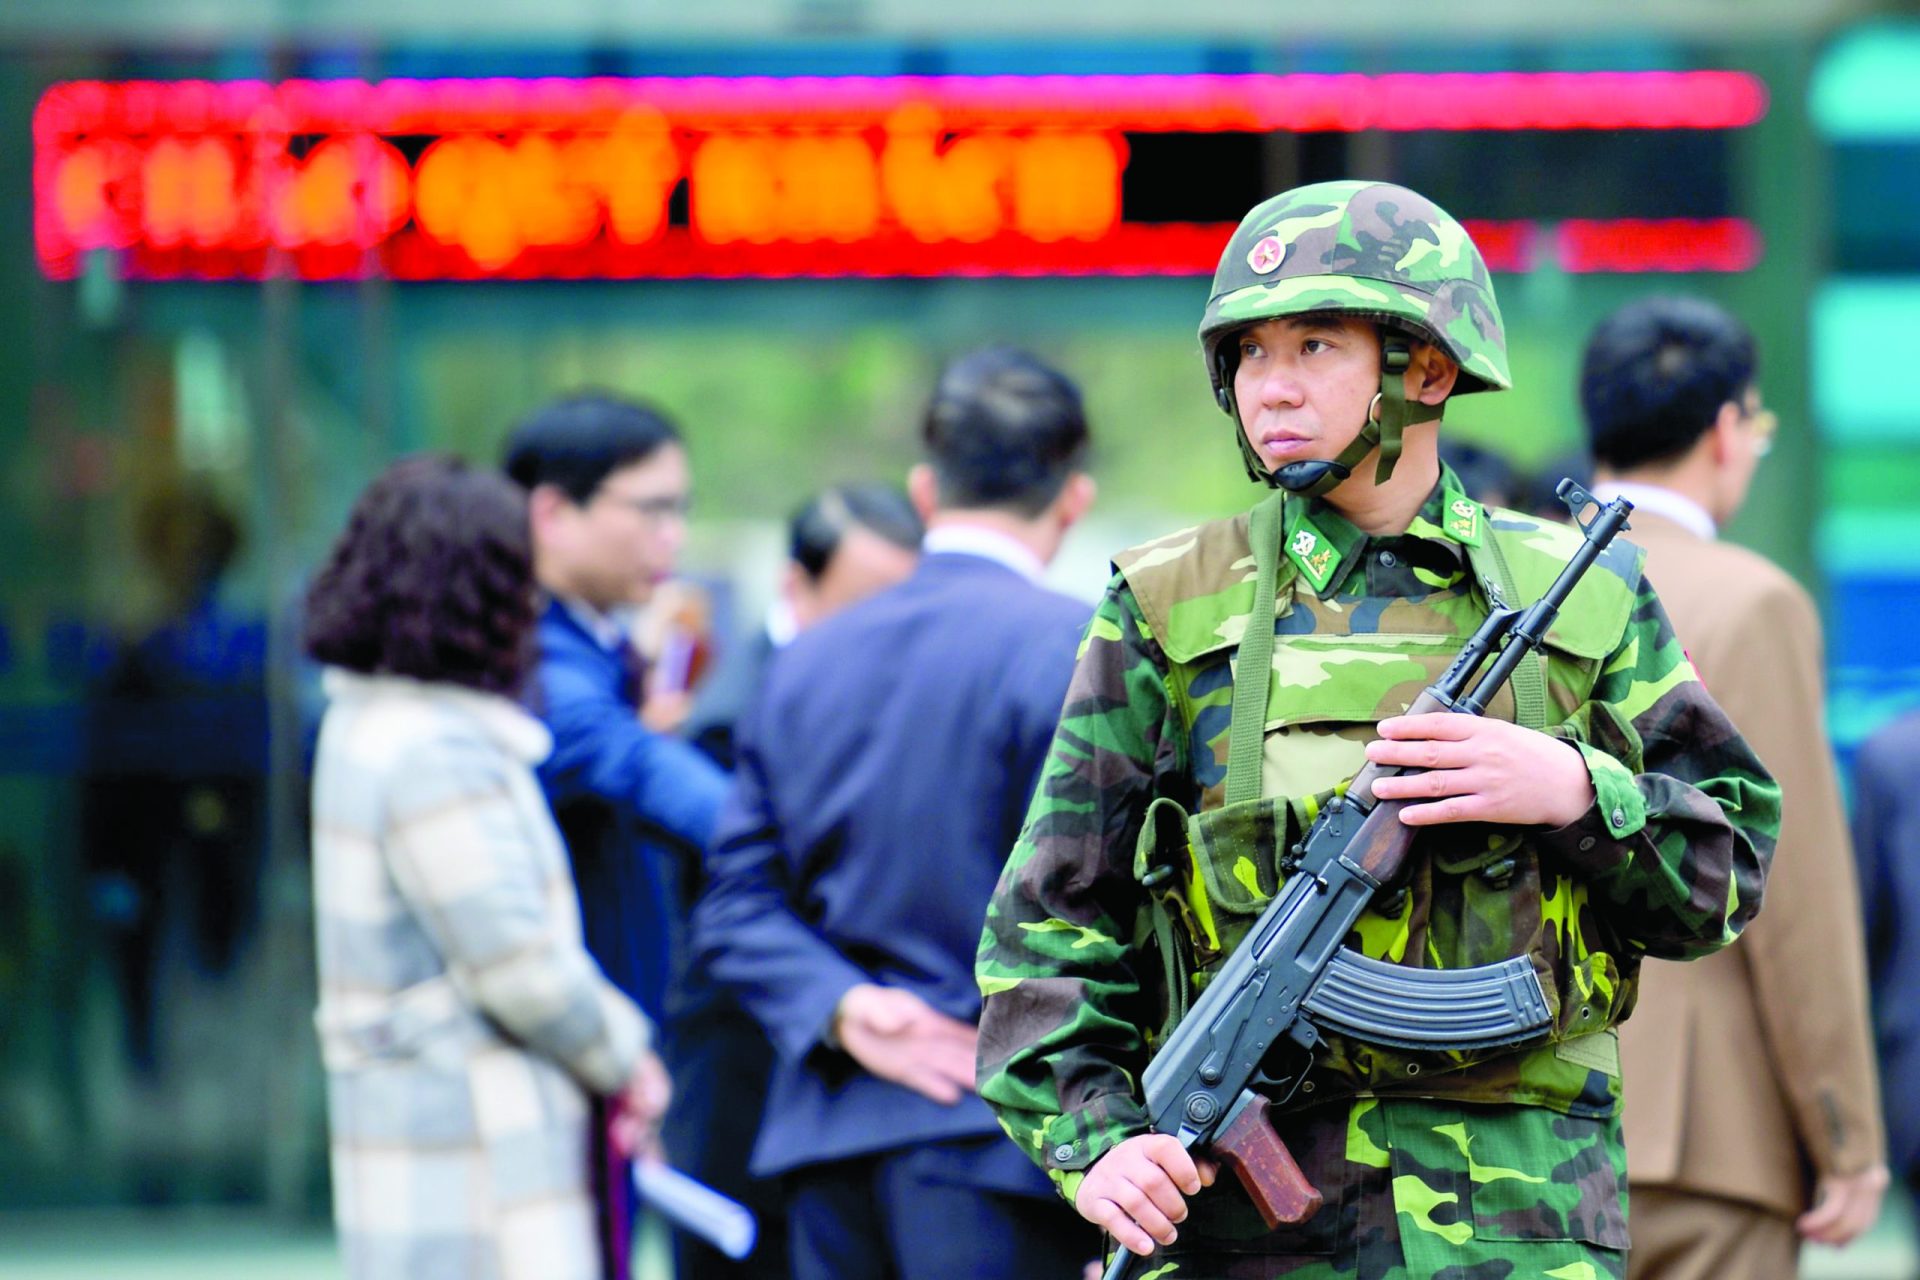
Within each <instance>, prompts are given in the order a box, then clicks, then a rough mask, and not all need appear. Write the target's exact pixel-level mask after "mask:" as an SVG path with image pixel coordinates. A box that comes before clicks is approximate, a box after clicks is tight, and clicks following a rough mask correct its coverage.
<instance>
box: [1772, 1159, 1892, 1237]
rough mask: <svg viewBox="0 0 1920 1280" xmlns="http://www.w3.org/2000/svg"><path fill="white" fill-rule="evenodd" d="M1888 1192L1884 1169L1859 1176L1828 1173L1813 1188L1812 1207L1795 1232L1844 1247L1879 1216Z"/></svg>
mask: <svg viewBox="0 0 1920 1280" xmlns="http://www.w3.org/2000/svg"><path fill="white" fill-rule="evenodd" d="M1886 1190H1887V1166H1885V1165H1883V1164H1877V1165H1875V1166H1873V1168H1871V1169H1863V1170H1861V1171H1860V1172H1859V1173H1848V1174H1838V1173H1829V1174H1826V1175H1825V1176H1823V1177H1822V1178H1821V1179H1820V1184H1819V1186H1817V1187H1816V1188H1815V1189H1814V1193H1813V1208H1811V1209H1809V1210H1807V1211H1806V1212H1805V1213H1803V1214H1801V1215H1800V1217H1799V1218H1798V1219H1797V1220H1796V1221H1795V1222H1794V1224H1793V1226H1794V1230H1796V1231H1798V1232H1799V1233H1800V1234H1801V1235H1803V1236H1805V1237H1806V1238H1807V1239H1809V1240H1814V1241H1818V1242H1819V1243H1821V1244H1847V1243H1849V1242H1850V1241H1852V1240H1853V1239H1854V1238H1855V1237H1856V1236H1858V1235H1859V1234H1860V1233H1861V1232H1862V1231H1865V1230H1866V1229H1867V1228H1868V1227H1870V1226H1872V1225H1873V1223H1874V1219H1876V1218H1878V1217H1879V1216H1880V1197H1881V1196H1883V1195H1885V1194H1886Z"/></svg>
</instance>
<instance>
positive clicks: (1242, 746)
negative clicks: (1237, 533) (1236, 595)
mask: <svg viewBox="0 0 1920 1280" xmlns="http://www.w3.org/2000/svg"><path fill="white" fill-rule="evenodd" d="M1286 496H1287V495H1286V491H1285V490H1280V489H1276V490H1275V491H1274V492H1273V494H1272V496H1270V497H1268V498H1267V499H1266V500H1265V501H1263V502H1262V503H1261V504H1260V505H1259V506H1257V507H1255V508H1254V509H1253V516H1252V519H1251V520H1250V521H1249V522H1248V526H1247V538H1248V541H1250V542H1251V543H1252V544H1253V575H1254V576H1253V606H1252V608H1250V609H1249V610H1248V611H1247V627H1246V630H1245V631H1244V632H1242V633H1241V636H1240V658H1239V664H1238V668H1237V670H1236V671H1235V672H1234V677H1233V719H1232V721H1231V723H1230V724H1229V726H1228V730H1227V801H1226V802H1227V803H1228V804H1239V803H1240V802H1241V801H1243V800H1258V799H1259V798H1260V755H1261V745H1262V739H1263V738H1264V737H1265V734H1266V727H1267V686H1268V684H1269V683H1270V682H1271V681H1272V679H1273V599H1274V594H1275V590H1276V584H1277V583H1278V581H1279V577H1280V531H1281V528H1282V522H1281V519H1280V516H1281V510H1282V507H1283V505H1284V503H1285V501H1286Z"/></svg>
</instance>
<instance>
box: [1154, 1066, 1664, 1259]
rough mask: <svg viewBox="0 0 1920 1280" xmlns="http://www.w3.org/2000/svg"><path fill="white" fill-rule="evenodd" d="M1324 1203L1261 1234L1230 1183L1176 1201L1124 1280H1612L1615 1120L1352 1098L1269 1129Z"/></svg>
mask: <svg viewBox="0 0 1920 1280" xmlns="http://www.w3.org/2000/svg"><path fill="white" fill-rule="evenodd" d="M1280 1134H1281V1138H1282V1139H1283V1140H1284V1141H1285V1142H1286V1144H1287V1146H1288V1148H1289V1149H1290V1150H1291V1151H1292V1152H1293V1154H1294V1158H1295V1159H1296V1160H1297V1161H1298V1162H1299V1164H1300V1168H1301V1171H1302V1172H1303V1173H1305V1174H1306V1175H1307V1177H1308V1178H1309V1179H1310V1180H1311V1181H1312V1182H1313V1183H1314V1185H1315V1186H1317V1187H1319V1188H1320V1192H1321V1194H1322V1195H1323V1196H1324V1197H1325V1203H1324V1205H1323V1206H1322V1207H1321V1209H1320V1211H1319V1212H1318V1213H1316V1214H1315V1215H1314V1216H1313V1217H1312V1218H1311V1219H1309V1220H1308V1221H1307V1222H1305V1223H1302V1224H1300V1225H1299V1226H1297V1227H1283V1228H1281V1229H1280V1230H1279V1231H1273V1232H1269V1231H1268V1230H1267V1229H1266V1225H1265V1223H1264V1222H1262V1221H1261V1219H1260V1217H1259V1215H1258V1214H1257V1213H1256V1212H1255V1211H1254V1209H1253V1206H1252V1204H1251V1203H1250V1202H1249V1201H1248V1200H1247V1199H1246V1196H1245V1193H1244V1192H1242V1191H1241V1190H1240V1187H1239V1184H1238V1183H1237V1182H1236V1181H1235V1180H1234V1178H1233V1175H1232V1174H1230V1173H1226V1172H1224V1171H1223V1172H1222V1174H1221V1177H1220V1180H1219V1181H1218V1182H1217V1183H1216V1184H1215V1185H1214V1186H1213V1187H1212V1188H1211V1189H1209V1190H1206V1191H1203V1192H1201V1194H1200V1195H1199V1196H1197V1197H1195V1198H1194V1199H1193V1201H1192V1202H1191V1213H1190V1215H1189V1217H1188V1219H1187V1221H1186V1222H1185V1223H1183V1224H1181V1227H1180V1238H1179V1239H1178V1240H1177V1241H1176V1242H1175V1243H1174V1246H1173V1247H1172V1248H1171V1249H1168V1250H1166V1251H1165V1252H1164V1253H1162V1254H1159V1255H1157V1256H1156V1257H1155V1258H1153V1259H1152V1260H1151V1261H1149V1262H1145V1263H1142V1264H1139V1265H1138V1266H1137V1268H1136V1270H1135V1271H1134V1272H1133V1274H1134V1276H1135V1277H1137V1280H1149V1278H1150V1280H1275V1278H1277V1277H1282V1276H1284V1277H1288V1280H1335V1278H1336V1277H1338V1278H1340V1280H1535V1278H1536V1277H1551V1280H1620V1278H1621V1277H1624V1276H1625V1275H1626V1262H1627V1220H1626V1207H1627V1180H1626V1151H1625V1147H1624V1145H1623V1143H1622V1141H1621V1136H1620V1122H1619V1119H1618V1118H1617V1117H1613V1118H1608V1119H1589V1118H1584V1117H1575V1116H1563V1115H1560V1114H1559V1113H1558V1112H1554V1111H1550V1110H1547V1109H1545V1108H1542V1107H1526V1106H1487V1105H1476V1104H1469V1103H1456V1102H1447V1101H1440V1100H1434V1099H1425V1098H1377V1097H1368V1098H1359V1099H1353V1100H1349V1101H1347V1102H1343V1103H1335V1104H1330V1105H1326V1106H1321V1107H1316V1108H1313V1109H1310V1110H1307V1111H1301V1112H1295V1113H1290V1114H1288V1115H1285V1116H1283V1117H1281V1120H1280Z"/></svg>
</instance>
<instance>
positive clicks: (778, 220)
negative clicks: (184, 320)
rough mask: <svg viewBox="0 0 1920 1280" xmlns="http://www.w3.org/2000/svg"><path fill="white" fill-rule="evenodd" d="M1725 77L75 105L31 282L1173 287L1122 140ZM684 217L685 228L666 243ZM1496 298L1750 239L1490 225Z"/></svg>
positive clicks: (1468, 125) (1586, 97)
mask: <svg viewBox="0 0 1920 1280" xmlns="http://www.w3.org/2000/svg"><path fill="white" fill-rule="evenodd" d="M1765 111H1766V93H1765V89H1764V87H1763V86H1762V85H1761V84H1760V82H1759V81H1758V80H1757V79H1755V78H1754V77H1752V76H1748V75H1744V74H1739V73H1733V72H1674V73H1559V74H1540V75H1531V74H1517V73H1515V74H1506V73H1502V74H1491V75H1389V76H1372V77H1369V76H1128V77H1121V76H1042V77H950V78H938V79H932V78H915V77H892V78H884V79H876V78H841V79H807V78H798V79H784V80H773V79H754V78H746V79H718V78H695V79H672V80H669V79H655V80H444V81H412V80H391V81H383V82H380V83H377V84H367V83H363V82H358V81H291V82H286V83H282V84H266V83H261V82H251V81H249V82H237V83H221V84H209V83H200V82H178V83H156V82H128V83H117V84H109V83H97V82H86V83H70V84H63V85H57V86H55V87H54V88H52V89H50V90H49V91H48V92H47V93H46V94H45V96H43V97H42V99H41V101H40V104H39V107H38V109H37V111H36V113H35V116H34V149H35V158H34V187H35V238H36V249H37V252H38V257H39V261H40V265H41V269H42V270H43V271H44V272H45V273H46V274H47V275H49V276H51V277H54V278H69V277H71V276H73V275H75V274H77V272H78V270H79V267H80V263H81V259H82V257H83V255H84V254H86V253H87V252H89V251H92V250H99V249H105V250H115V251H119V252H120V253H121V254H122V255H123V258H122V262H123V266H122V269H123V270H125V271H126V272H127V273H128V274H130V275H134V276H138V277H144V278H182V277H186V278H258V277H260V276H263V275H265V274H268V273H270V272H276V271H281V272H291V273H295V274H298V275H300V276H303V277H306V278H310V279H324V278H336V277H350V276H359V275H366V274H376V273H377V274H386V275H390V276H393V277H395V278H397V279H402V280H430V279H475V278H511V279H529V278H581V277H613V278H636V277H692V276H704V277H742V276H840V275H855V276H933V275H1092V274H1109V275H1127V274H1147V275H1190V274H1205V273H1207V272H1209V271H1211V270H1212V268H1213V265H1214V263H1215V261H1216V260H1217V259H1218V257H1219V252H1220V248H1221V246H1222V245H1223V244H1224V243H1225V240H1226V238H1227V235H1228V233H1229V232H1230V231H1231V226H1230V225H1228V224H1216V223H1168V222H1139V221H1129V220H1127V219H1126V218H1125V217H1124V215H1123V211H1122V208H1121V179H1122V174H1123V172H1124V171H1125V169H1126V165H1127V160H1128V144H1127V138H1126V135H1128V134H1151V133H1168V132H1173V133H1220V132H1268V131H1273V130H1299V131H1328V130H1357V129H1371V128H1383V129H1385V128H1391V129H1421V130H1461V129H1471V130H1500V129H1669V128H1689V129H1731V128H1739V127H1743V126H1745V125H1749V124H1752V123H1753V122H1754V121H1756V120H1758V119H1759V118H1760V117H1761V116H1762V115H1763V114H1764V113H1765ZM682 190H683V191H684V199H685V214H684V217H683V218H674V217H670V207H671V206H672V204H673V202H674V200H675V198H676V192H677V191H682ZM1476 231H1477V234H1479V235H1480V236H1483V237H1485V239H1484V240H1483V244H1484V245H1485V247H1486V250H1487V253H1488V257H1489V259H1490V260H1491V261H1492V262H1493V263H1494V265H1495V269H1496V270H1525V269H1527V268H1528V267H1530V266H1531V265H1532V264H1533V263H1534V262H1535V261H1536V260H1537V259H1538V257H1539V256H1540V255H1541V254H1555V255H1557V257H1558V260H1559V262H1560V265H1562V266H1563V267H1564V268H1565V269H1567V270H1573V271H1584V270H1670V271H1674V270H1739V269H1742V268H1743V267H1744V266H1750V265H1752V263H1753V261H1755V260H1756V259H1757V256H1758V246H1757V241H1756V239H1755V237H1754V233H1753V231H1752V229H1751V227H1750V226H1748V225H1747V224H1745V223H1742V222H1732V223H1726V224H1721V223H1711V224H1702V223H1680V222H1652V223H1650V222H1635V223H1631V224H1627V223H1604V222H1602V223H1587V222H1580V223H1576V222H1568V223H1564V224H1561V226H1560V227H1559V228H1557V229H1555V230H1547V229H1541V228H1535V227H1534V226H1532V225H1531V224H1524V223H1506V224H1497V223H1483V224H1478V225H1477V227H1476Z"/></svg>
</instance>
